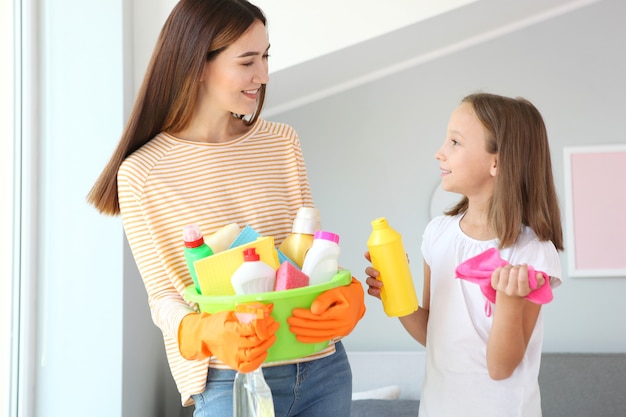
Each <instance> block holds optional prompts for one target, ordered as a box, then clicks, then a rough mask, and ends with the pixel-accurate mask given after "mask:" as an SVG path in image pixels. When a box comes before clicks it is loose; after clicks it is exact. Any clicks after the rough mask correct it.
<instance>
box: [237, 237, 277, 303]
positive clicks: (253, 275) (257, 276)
mask: <svg viewBox="0 0 626 417" xmlns="http://www.w3.org/2000/svg"><path fill="white" fill-rule="evenodd" d="M243 260H244V262H243V263H242V264H241V265H239V267H238V268H237V269H236V270H235V272H234V273H233V275H232V276H231V278H230V283H231V285H232V286H233V288H234V289H235V294H237V295H240V294H256V293H263V292H269V291H273V290H274V281H275V279H276V271H275V270H274V268H272V267H271V266H269V265H268V264H266V263H265V262H263V261H261V257H260V256H259V254H258V253H256V249H255V248H254V247H252V248H248V249H245V250H244V251H243Z"/></svg>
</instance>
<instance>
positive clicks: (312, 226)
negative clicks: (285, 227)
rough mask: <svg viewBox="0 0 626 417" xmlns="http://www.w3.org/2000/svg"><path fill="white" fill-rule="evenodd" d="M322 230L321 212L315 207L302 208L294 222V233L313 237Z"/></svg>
mask: <svg viewBox="0 0 626 417" xmlns="http://www.w3.org/2000/svg"><path fill="white" fill-rule="evenodd" d="M320 229H321V226H320V211H319V210H318V209H316V208H315V207H300V208H299V209H298V213H297V214H296V218H295V219H294V220H293V227H292V229H291V231H292V232H293V233H301V234H305V235H312V234H314V233H315V232H317V231H318V230H320Z"/></svg>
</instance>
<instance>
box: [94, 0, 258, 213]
mask: <svg viewBox="0 0 626 417" xmlns="http://www.w3.org/2000/svg"><path fill="white" fill-rule="evenodd" d="M256 20H259V21H261V22H262V23H263V24H264V25H265V24H266V19H265V16H264V15H263V12H262V11H261V10H260V9H259V8H258V7H256V6H254V5H252V4H251V3H249V2H247V1H246V0H180V1H179V2H178V3H177V4H176V6H175V7H174V9H173V10H172V12H171V13H170V15H169V17H168V19H167V21H166V22H165V24H164V26H163V28H162V29H161V33H160V35H159V38H158V40H157V43H156V46H155V48H154V52H153V54H152V58H151V60H150V63H149V65H148V69H147V70H146V75H145V77H144V80H143V83H142V85H141V88H140V90H139V93H138V94H137V98H136V100H135V104H134V105H133V109H132V111H131V114H130V117H129V119H128V122H127V124H126V126H125V128H124V131H123V132H122V136H121V138H120V141H119V143H118V145H117V148H116V149H115V151H114V153H113V155H112V157H111V159H110V160H109V163H108V164H107V165H106V167H105V168H104V170H103V171H102V173H101V174H100V176H99V177H98V179H97V181H96V183H95V184H94V186H93V188H92V189H91V191H90V192H89V195H88V196H87V201H88V202H89V203H91V204H93V205H94V206H95V207H96V208H97V209H98V210H99V211H100V212H101V213H104V214H109V215H117V214H119V212H120V207H119V199H118V195H117V171H118V170H119V167H120V165H121V164H122V162H123V161H124V159H126V157H127V156H129V155H130V154H132V153H133V152H135V151H136V150H137V149H139V148H140V147H141V146H143V145H144V144H146V143H147V142H148V141H150V140H151V139H152V138H153V137H154V136H155V135H156V134H158V133H160V132H163V131H178V130H182V129H184V128H185V127H187V125H188V124H189V122H190V118H191V115H192V110H193V106H194V104H195V102H196V98H197V95H198V86H199V79H200V76H201V73H202V70H203V68H204V65H205V63H206V62H207V61H210V60H211V59H213V58H215V57H216V56H217V55H218V54H219V53H220V52H222V51H223V50H224V49H226V48H227V47H228V46H229V45H230V44H232V43H233V42H235V41H236V40H237V39H238V38H239V37H240V36H241V35H242V34H243V33H244V32H245V31H246V30H248V28H249V27H250V26H251V25H252V24H253V23H254V22H255V21H256ZM264 99H265V85H263V86H262V87H261V94H260V96H259V101H258V104H257V110H256V111H255V113H254V114H253V115H252V116H251V118H249V119H248V120H243V119H242V123H246V124H248V125H252V124H254V123H255V122H256V120H257V118H258V117H259V113H260V112H261V109H262V108H263V102H264Z"/></svg>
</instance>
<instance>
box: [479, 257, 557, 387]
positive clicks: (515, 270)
mask: <svg viewBox="0 0 626 417" xmlns="http://www.w3.org/2000/svg"><path fill="white" fill-rule="evenodd" d="M537 278H538V285H543V284H544V283H545V282H546V280H545V279H544V278H543V277H542V276H539V275H538V277H537ZM491 283H492V286H493V288H494V289H495V290H496V308H495V312H494V317H493V324H492V326H491V331H490V333H489V340H488V342H487V369H488V371H489V376H490V377H491V378H492V379H494V380H502V379H506V378H508V377H510V376H511V375H512V374H513V371H515V368H517V366H518V365H519V364H520V363H521V361H522V359H523V358H524V354H525V353H526V347H527V346H528V341H529V340H530V337H531V335H532V333H533V330H534V328H535V324H536V323H537V318H538V317H539V312H540V311H541V305H540V304H535V303H532V302H530V301H528V300H527V299H525V298H524V297H525V296H526V295H528V293H529V292H530V290H531V289H530V286H529V284H528V268H527V267H526V265H515V266H512V265H508V266H505V267H502V268H498V269H496V270H495V271H494V272H493V274H492V276H491ZM546 285H549V284H546Z"/></svg>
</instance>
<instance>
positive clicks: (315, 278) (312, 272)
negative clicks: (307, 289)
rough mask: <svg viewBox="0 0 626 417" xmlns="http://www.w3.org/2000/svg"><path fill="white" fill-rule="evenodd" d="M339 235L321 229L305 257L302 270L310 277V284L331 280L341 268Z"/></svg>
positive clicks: (316, 233)
mask: <svg viewBox="0 0 626 417" xmlns="http://www.w3.org/2000/svg"><path fill="white" fill-rule="evenodd" d="M340 252H341V250H340V249H339V235H336V234H335V233H331V232H326V231H323V230H319V231H317V232H315V235H314V239H313V245H312V246H311V249H309V251H308V252H307V254H306V256H305V257H304V264H303V265H302V272H304V273H305V274H306V275H307V276H308V277H309V285H317V284H322V283H325V282H329V281H330V280H331V279H333V277H334V276H335V275H336V274H337V270H338V269H339V254H340Z"/></svg>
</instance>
